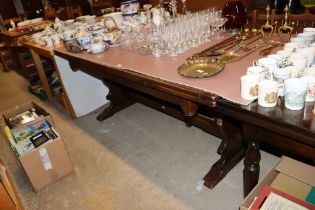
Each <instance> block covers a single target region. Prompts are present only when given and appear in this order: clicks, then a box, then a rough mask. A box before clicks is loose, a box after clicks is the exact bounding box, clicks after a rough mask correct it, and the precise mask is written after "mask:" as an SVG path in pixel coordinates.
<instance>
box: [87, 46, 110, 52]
mask: <svg viewBox="0 0 315 210" xmlns="http://www.w3.org/2000/svg"><path fill="white" fill-rule="evenodd" d="M107 49H108V47H107V46H105V45H104V46H103V47H102V48H101V49H98V50H91V49H88V50H87V52H88V53H92V54H96V53H102V52H104V51H105V50H107Z"/></svg>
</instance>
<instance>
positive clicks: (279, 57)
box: [267, 54, 287, 66]
mask: <svg viewBox="0 0 315 210" xmlns="http://www.w3.org/2000/svg"><path fill="white" fill-rule="evenodd" d="M267 58H273V59H275V60H277V64H278V66H285V65H286V61H287V59H286V58H285V57H284V56H282V55H278V54H270V55H268V56H267Z"/></svg>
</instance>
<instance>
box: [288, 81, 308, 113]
mask: <svg viewBox="0 0 315 210" xmlns="http://www.w3.org/2000/svg"><path fill="white" fill-rule="evenodd" d="M307 89H308V82H307V81H306V80H305V79H302V78H291V79H288V80H286V81H285V82H284V105H285V107H286V108H287V109H290V110H301V109H303V107H304V102H305V98H306V94H307Z"/></svg>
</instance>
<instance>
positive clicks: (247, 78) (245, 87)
mask: <svg viewBox="0 0 315 210" xmlns="http://www.w3.org/2000/svg"><path fill="white" fill-rule="evenodd" d="M259 81H260V76H259V75H250V74H246V75H243V76H242V77H241V96H242V98H243V99H246V100H254V99H256V98H257V97H258V83H259Z"/></svg>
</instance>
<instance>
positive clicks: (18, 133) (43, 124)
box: [11, 119, 58, 156]
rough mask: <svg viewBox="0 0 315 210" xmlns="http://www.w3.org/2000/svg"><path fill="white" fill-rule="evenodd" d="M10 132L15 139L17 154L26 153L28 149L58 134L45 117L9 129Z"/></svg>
mask: <svg viewBox="0 0 315 210" xmlns="http://www.w3.org/2000/svg"><path fill="white" fill-rule="evenodd" d="M11 133H12V136H13V139H14V141H15V145H14V147H15V150H16V152H17V153H18V155H19V156H21V155H24V154H26V153H27V152H29V151H30V150H32V149H34V148H36V147H38V146H40V145H41V144H44V143H45V142H46V141H48V140H51V139H55V138H56V137H57V136H58V134H56V133H55V132H54V129H53V130H52V125H51V124H50V123H49V121H48V120H46V119H43V120H40V121H35V122H31V123H29V124H27V125H25V126H22V127H18V128H14V129H12V130H11ZM40 133H41V134H40Z"/></svg>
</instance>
